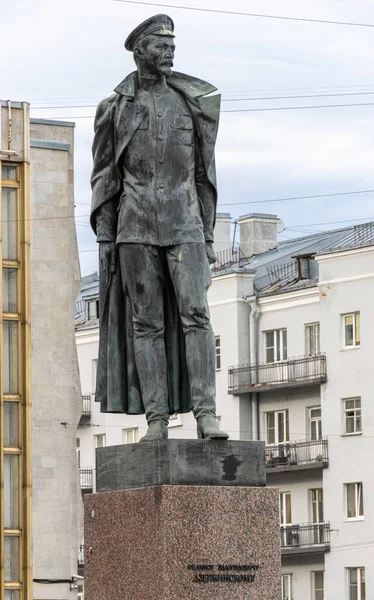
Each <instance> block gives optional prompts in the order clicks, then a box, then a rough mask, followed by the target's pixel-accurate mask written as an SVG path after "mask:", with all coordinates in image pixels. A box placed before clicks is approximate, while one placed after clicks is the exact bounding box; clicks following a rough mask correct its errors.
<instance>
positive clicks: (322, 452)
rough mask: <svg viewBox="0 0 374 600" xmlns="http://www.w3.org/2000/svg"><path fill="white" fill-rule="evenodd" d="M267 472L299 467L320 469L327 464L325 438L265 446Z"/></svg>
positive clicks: (292, 469)
mask: <svg viewBox="0 0 374 600" xmlns="http://www.w3.org/2000/svg"><path fill="white" fill-rule="evenodd" d="M265 456H266V467H267V471H268V473H276V472H277V471H295V470H299V469H310V468H317V469H322V468H324V467H327V466H328V464H329V457H328V445H327V440H326V439H321V440H304V441H300V442H287V443H284V444H272V445H270V446H266V454H265Z"/></svg>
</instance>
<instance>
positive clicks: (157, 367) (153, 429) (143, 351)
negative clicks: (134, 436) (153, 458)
mask: <svg viewBox="0 0 374 600" xmlns="http://www.w3.org/2000/svg"><path fill="white" fill-rule="evenodd" d="M134 349H135V360H136V368H137V371H138V375H139V383H140V389H141V394H142V400H143V405H144V410H145V416H146V419H147V423H148V430H147V433H146V434H145V435H144V436H143V437H142V438H141V439H140V441H141V442H154V441H157V440H167V439H168V423H169V402H168V397H169V394H168V386H167V372H166V355H165V344H164V340H163V338H162V339H160V338H152V337H143V338H138V339H136V340H135V343H134Z"/></svg>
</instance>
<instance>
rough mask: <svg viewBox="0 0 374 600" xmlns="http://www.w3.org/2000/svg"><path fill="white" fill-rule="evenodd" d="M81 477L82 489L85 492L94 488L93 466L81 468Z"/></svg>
mask: <svg viewBox="0 0 374 600" xmlns="http://www.w3.org/2000/svg"><path fill="white" fill-rule="evenodd" d="M79 478H80V484H81V490H82V491H83V492H85V491H86V492H87V491H90V490H92V482H93V479H92V468H91V467H83V468H81V469H79Z"/></svg>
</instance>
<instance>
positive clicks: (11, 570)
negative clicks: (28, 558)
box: [4, 536, 20, 581]
mask: <svg viewBox="0 0 374 600" xmlns="http://www.w3.org/2000/svg"><path fill="white" fill-rule="evenodd" d="M4 580H5V581H19V580H20V569H19V538H18V537H8V536H5V537H4Z"/></svg>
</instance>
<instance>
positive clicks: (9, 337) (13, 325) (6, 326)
mask: <svg viewBox="0 0 374 600" xmlns="http://www.w3.org/2000/svg"><path fill="white" fill-rule="evenodd" d="M3 386H4V394H17V393H18V323H17V322H15V321H4V322H3Z"/></svg>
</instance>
